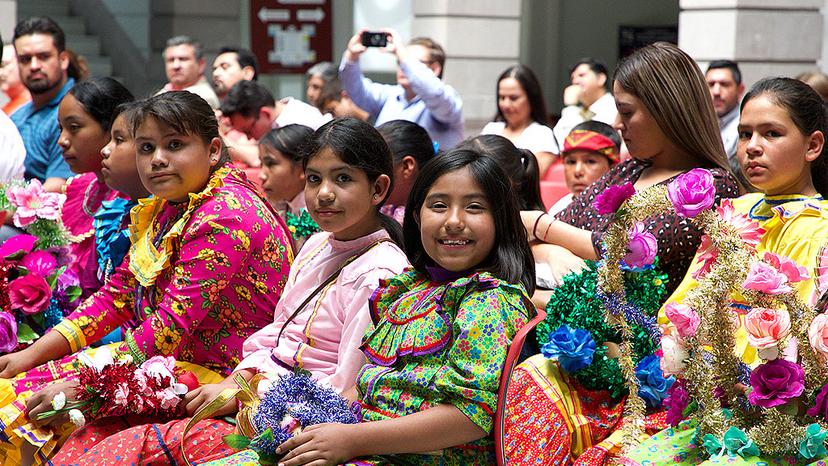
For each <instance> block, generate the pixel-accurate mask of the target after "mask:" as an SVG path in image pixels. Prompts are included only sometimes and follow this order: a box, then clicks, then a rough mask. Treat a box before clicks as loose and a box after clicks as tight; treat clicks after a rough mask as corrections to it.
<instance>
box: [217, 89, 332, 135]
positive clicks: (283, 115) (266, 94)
mask: <svg viewBox="0 0 828 466" xmlns="http://www.w3.org/2000/svg"><path fill="white" fill-rule="evenodd" d="M221 113H222V115H224V116H225V117H226V118H228V119H229V120H230V125H231V126H232V127H233V129H235V130H236V131H241V132H242V133H244V134H245V135H246V136H247V137H248V138H250V139H253V140H256V141H258V140H259V139H261V138H262V136H264V135H265V134H267V132H268V131H270V130H271V129H273V128H278V127H281V126H287V125H290V124H299V125H305V126H307V127H309V128H311V129H313V130H316V129H317V128H319V127H320V126H322V125H323V124H325V123H327V122H328V121H330V120H331V118H332V117H331V116H330V115H322V113H321V112H320V111H319V110H318V109H317V108H316V107H314V106H312V105H308V104H306V103H304V102H302V101H301V100H298V99H294V98H292V97H286V98H284V99H282V100H280V101H278V102H276V100H275V99H274V98H273V94H271V93H270V91H268V90H267V89H265V87H264V86H262V85H261V84H259V83H257V82H255V81H239V82H238V83H236V85H235V86H233V88H232V89H230V92H229V93H228V94H227V97H225V99H224V101H223V102H222V103H221Z"/></svg>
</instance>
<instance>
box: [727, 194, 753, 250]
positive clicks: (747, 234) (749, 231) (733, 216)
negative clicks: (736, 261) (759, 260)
mask: <svg viewBox="0 0 828 466" xmlns="http://www.w3.org/2000/svg"><path fill="white" fill-rule="evenodd" d="M716 214H718V216H719V218H721V219H722V220H723V221H725V222H727V223H729V224H730V226H731V227H732V228H733V230H734V231H735V232H736V234H738V235H739V237H740V238H742V241H744V242H745V244H746V245H747V246H748V247H749V248H750V249H751V250H755V249H756V246H757V245H759V241H761V240H762V235H764V234H765V229H764V228H762V227H760V226H759V222H757V221H755V220H751V219H750V217H748V216H747V215H745V214H743V213H740V212H737V211H736V209H735V208H734V207H733V200H731V199H722V203H721V204H720V205H719V207H717V208H716Z"/></svg>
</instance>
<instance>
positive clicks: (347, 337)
mask: <svg viewBox="0 0 828 466" xmlns="http://www.w3.org/2000/svg"><path fill="white" fill-rule="evenodd" d="M386 239H388V233H386V232H385V230H380V231H377V232H375V233H372V234H370V235H366V236H363V237H361V238H357V239H355V240H351V241H338V240H336V239H334V238H333V235H332V234H331V233H327V232H321V233H317V234H315V235H313V236H311V237H310V238H309V239H308V241H307V243H305V246H304V247H303V248H302V250H301V252H300V253H299V255H298V256H296V260H295V261H294V263H293V267H292V268H291V271H290V277H289V278H288V283H287V285H286V286H285V291H284V293H283V294H282V299H281V300H280V301H279V303H278V305H277V306H276V312H275V315H274V318H273V322H272V323H270V324H269V325H267V326H266V327H264V328H263V329H261V330H259V331H258V332H256V333H255V334H253V335H252V336H251V337H250V338H248V339H247V341H245V342H244V356H245V358H244V360H243V361H242V362H241V364H239V365H238V367H237V368H236V370H241V369H253V370H255V371H256V372H260V373H263V374H265V375H266V376H267V377H269V378H276V377H278V376H279V375H282V374H287V373H288V372H290V371H291V370H292V368H293V367H295V366H299V367H301V368H302V369H305V370H307V371H310V372H311V373H312V374H313V375H314V377H316V378H317V379H318V380H321V381H322V382H325V383H328V384H330V385H331V386H333V388H334V389H336V390H337V391H340V392H342V391H345V390H347V389H349V388H350V387H352V386H354V384H355V382H356V376H357V373H358V372H359V370H360V368H362V367H363V365H364V364H365V363H366V362H367V360H366V358H365V356H364V354H363V352H362V351H361V350H360V349H359V347H360V345H361V343H362V338H363V335H364V332H365V330H366V328H368V327H369V326H370V324H371V311H370V308H369V304H370V297H371V295H372V293H374V290H375V289H376V288H377V287H378V286H379V285H380V282H381V280H385V279H389V278H390V277H393V276H395V275H396V274H398V273H400V272H402V271H403V270H404V269H405V267H406V266H407V265H408V260H407V259H406V257H405V254H404V253H403V252H402V251H401V250H400V248H399V247H398V246H397V245H396V244H394V243H392V242H390V241H383V242H379V241H381V240H386ZM366 249H367V250H366ZM361 251H365V252H364V253H363V254H362V255H360V256H359V257H358V258H357V259H355V260H354V261H353V262H351V263H350V264H348V265H346V266H345V267H344V268H343V269H342V272H341V273H340V275H339V277H337V279H336V280H335V281H334V282H332V283H331V284H329V285H328V286H326V287H324V288H323V289H322V290H321V291H320V292H319V293H318V294H317V295H316V296H314V297H313V298H312V299H311V300H310V301H309V302H308V304H307V305H306V306H305V307H304V308H303V310H302V311H301V312H300V313H298V314H297V315H296V317H295V318H294V319H293V320H292V321H291V322H290V323H288V324H287V325H285V323H286V322H287V320H288V317H289V316H290V315H291V314H293V313H294V311H295V310H296V309H297V307H298V306H300V305H301V304H302V303H303V302H304V301H305V299H306V298H307V297H308V296H309V295H310V294H311V293H312V292H313V291H314V290H315V289H316V288H317V287H318V286H319V285H320V284H321V283H322V282H324V281H325V279H326V278H328V277H329V276H330V275H331V274H332V273H333V272H335V271H336V270H337V268H339V266H340V264H342V263H343V261H345V260H347V259H349V258H351V257H352V256H354V255H356V254H357V253H359V252H361ZM283 326H284V331H282V327H283ZM280 332H281V338H279V334H280ZM261 385H266V384H261ZM261 385H260V387H261ZM188 421H189V419H182V420H176V421H171V422H167V423H166V424H145V425H138V426H133V427H129V428H127V427H128V425H125V424H124V423H123V422H121V421H119V420H117V419H102V420H100V421H96V422H94V423H92V424H90V425H88V426H86V427H85V428H83V429H82V430H79V431H77V432H75V433H74V434H73V435H72V436H71V437H70V438H69V439H68V440H67V442H66V444H65V445H64V447H63V448H62V449H61V451H60V453H59V454H58V455H57V456H56V457H55V458H54V460H53V464H56V465H57V464H67V465H68V464H72V465H94V464H109V463H111V462H116V461H118V462H122V463H124V464H130V463H136V464H137V463H139V462H143V463H142V464H162V463H172V462H183V458H181V448H180V444H181V434H182V432H183V430H184V427H185V426H186V424H187V422H188ZM125 428H126V430H124V429H125ZM234 429H235V427H234V426H233V425H232V424H230V423H228V422H225V421H223V420H220V419H207V420H204V421H201V422H199V423H198V424H196V425H195V426H194V429H193V430H192V431H190V433H189V434H188V436H187V440H186V442H187V444H186V445H187V446H186V450H187V454H188V456H189V460H190V461H199V462H201V461H204V460H206V459H215V458H221V457H224V456H227V455H229V454H231V453H232V450H230V449H229V448H228V447H227V446H226V445H224V442H223V440H222V437H223V436H224V435H227V434H230V433H232V432H233V430H234ZM116 456H117V458H116ZM156 462H157V463H156ZM182 464H183V463H182Z"/></svg>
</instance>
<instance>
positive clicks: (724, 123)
mask: <svg viewBox="0 0 828 466" xmlns="http://www.w3.org/2000/svg"><path fill="white" fill-rule="evenodd" d="M704 77H705V79H706V80H707V87H708V88H710V97H712V98H713V110H715V111H716V116H717V117H719V132H720V133H721V135H722V144H723V145H724V149H725V153H726V154H727V162H728V165H730V170H731V171H732V172H733V174H734V175H735V176H736V179H738V180H739V182H740V183H741V184H742V186H745V187H747V186H750V184H749V183H748V182H747V179H746V178H745V176H744V174H742V169H741V168H740V167H739V160H737V159H736V145H737V143H738V142H739V131H738V129H737V127H738V126H739V102H740V101H741V100H742V94H744V93H745V85H744V84H742V72H741V71H740V70H739V65H738V64H737V63H736V62H734V61H730V60H714V61H712V62H710V65H708V66H707V72H706V73H705V75H704Z"/></svg>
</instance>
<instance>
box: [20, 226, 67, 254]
mask: <svg viewBox="0 0 828 466" xmlns="http://www.w3.org/2000/svg"><path fill="white" fill-rule="evenodd" d="M25 230H26V233H28V234H30V235H34V236H37V238H38V243H39V244H40V247H42V248H44V249H47V248H51V247H60V246H66V245H67V244H69V238H67V237H66V231H64V230H63V228H61V227H60V226H59V224H58V222H56V221H53V220H44V219H38V220H37V221H35V222H34V223H32V224H31V225H28V226H27V227H26V228H25Z"/></svg>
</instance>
